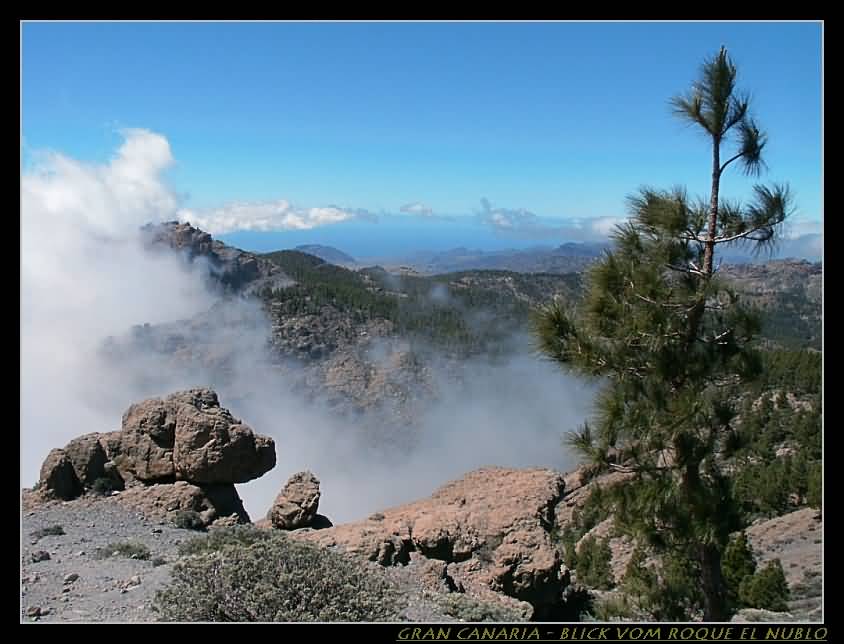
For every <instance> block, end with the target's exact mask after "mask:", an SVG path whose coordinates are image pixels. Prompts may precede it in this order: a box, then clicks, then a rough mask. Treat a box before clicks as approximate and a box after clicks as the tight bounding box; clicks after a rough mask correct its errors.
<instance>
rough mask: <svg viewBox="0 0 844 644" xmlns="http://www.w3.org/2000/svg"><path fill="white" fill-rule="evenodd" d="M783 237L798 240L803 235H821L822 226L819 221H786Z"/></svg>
mask: <svg viewBox="0 0 844 644" xmlns="http://www.w3.org/2000/svg"><path fill="white" fill-rule="evenodd" d="M783 233H784V234H783V237H785V238H786V239H798V238H800V237H803V236H804V235H821V234H823V224H822V223H821V222H820V221H812V220H797V221H788V220H786V224H785V230H784V231H783Z"/></svg>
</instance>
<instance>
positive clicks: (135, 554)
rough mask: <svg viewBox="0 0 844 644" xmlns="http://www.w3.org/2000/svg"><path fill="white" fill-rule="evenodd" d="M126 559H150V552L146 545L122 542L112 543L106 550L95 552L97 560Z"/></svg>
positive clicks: (135, 542) (101, 549)
mask: <svg viewBox="0 0 844 644" xmlns="http://www.w3.org/2000/svg"><path fill="white" fill-rule="evenodd" d="M115 556H117V557H126V558H127V559H149V556H150V551H149V548H147V547H146V546H145V545H144V544H142V543H139V542H137V541H122V542H118V543H110V544H108V545H107V546H106V547H105V548H97V550H96V551H95V552H94V557H95V558H96V559H107V558H108V557H115Z"/></svg>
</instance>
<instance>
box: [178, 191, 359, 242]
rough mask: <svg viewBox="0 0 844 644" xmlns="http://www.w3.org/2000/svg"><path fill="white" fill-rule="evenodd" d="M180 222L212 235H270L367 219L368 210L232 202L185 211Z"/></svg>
mask: <svg viewBox="0 0 844 644" xmlns="http://www.w3.org/2000/svg"><path fill="white" fill-rule="evenodd" d="M178 216H179V220H180V221H187V222H190V223H191V225H193V226H196V227H197V228H201V229H202V230H204V231H206V232H209V233H211V234H212V235H222V234H225V233H230V232H234V231H237V230H253V231H260V232H270V231H277V230H309V229H311V228H317V227H319V226H328V225H331V224H337V223H340V222H342V221H347V220H349V219H367V218H371V215H370V214H369V213H368V212H366V211H365V210H347V209H344V208H338V207H337V206H327V207H322V208H297V207H295V206H293V205H291V204H290V202H289V201H287V200H285V199H279V200H278V201H267V202H259V203H232V204H228V205H225V206H222V207H220V208H212V209H208V210H189V209H182V210H180V211H179V213H178Z"/></svg>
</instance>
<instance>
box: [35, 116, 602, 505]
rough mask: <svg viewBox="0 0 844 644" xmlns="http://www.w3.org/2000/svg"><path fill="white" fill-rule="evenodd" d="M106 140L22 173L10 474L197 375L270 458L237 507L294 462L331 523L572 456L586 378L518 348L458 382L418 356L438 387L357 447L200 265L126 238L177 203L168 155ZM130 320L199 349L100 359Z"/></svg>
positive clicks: (132, 136) (171, 214)
mask: <svg viewBox="0 0 844 644" xmlns="http://www.w3.org/2000/svg"><path fill="white" fill-rule="evenodd" d="M124 137H125V141H124V142H123V144H122V145H121V146H120V148H119V149H118V150H117V153H116V154H115V156H114V158H113V159H111V160H110V161H109V162H108V163H105V164H99V165H97V164H86V163H82V162H79V161H76V160H73V159H71V158H68V157H66V156H64V155H61V154H55V153H54V154H49V155H46V156H44V157H43V159H42V160H41V161H39V162H38V163H37V164H35V166H34V167H33V168H32V169H31V170H30V171H27V172H26V173H25V174H24V175H23V177H22V212H21V227H22V231H21V256H22V266H21V273H22V274H21V424H20V439H21V455H20V456H21V484H22V486H27V487H29V486H31V485H33V484H34V483H35V482H36V480H37V478H38V472H39V468H40V464H41V462H42V461H43V459H44V458H45V457H46V455H47V453H48V452H49V450H50V449H52V448H54V447H60V446H63V445H64V444H66V443H67V442H68V441H69V440H70V439H72V438H74V437H76V436H79V435H81V434H85V433H89V432H106V431H113V430H115V429H118V428H119V427H120V419H121V416H122V413H123V412H124V411H125V410H126V408H127V407H128V406H129V405H130V404H132V403H133V402H137V401H139V400H142V399H144V398H146V397H150V396H163V395H167V394H169V393H171V392H173V391H175V390H178V389H184V388H188V387H197V386H212V387H214V388H215V389H216V390H217V391H218V393H219V395H220V400H221V403H222V404H223V405H224V406H226V407H229V408H230V409H231V410H232V412H233V413H234V414H236V415H237V416H238V417H240V418H242V419H243V420H244V422H246V423H248V424H250V425H251V426H252V427H253V428H254V429H255V430H256V431H258V432H260V433H263V434H268V435H270V436H272V437H273V438H274V439H275V440H276V444H277V452H278V465H277V466H276V468H275V469H274V470H273V471H272V472H270V473H269V474H267V475H265V476H264V477H261V478H260V479H258V480H256V481H254V482H251V483H249V484H247V485H243V486H238V490H239V492H240V494H241V496H242V498H243V500H244V503H245V505H246V507H247V509H248V511H249V512H250V514H251V516H252V517H253V518H259V517H261V516H262V515H263V514H264V513H265V512H266V511H267V509H268V507H269V504H270V503H271V502H272V500H273V498H274V497H275V495H276V494H277V493H278V491H279V489H280V488H281V486H282V485H283V484H284V482H285V481H286V479H287V478H288V477H289V476H290V475H291V474H293V473H294V472H296V471H300V470H303V469H311V470H312V471H314V472H315V473H316V474H317V476H319V477H320V478H321V480H322V482H323V487H322V489H323V502H322V504H321V510H322V511H323V512H324V513H325V514H326V515H328V516H329V517H331V518H332V519H333V520H336V521H345V520H351V519H357V518H362V517H365V516H367V515H368V514H369V513H371V512H374V511H376V510H378V509H383V508H384V507H385V506H388V505H393V504H396V503H401V502H405V501H409V500H412V499H414V498H418V497H422V496H427V495H429V494H430V493H431V492H432V491H433V490H434V489H435V488H436V487H437V486H439V485H441V484H442V483H444V482H445V481H446V480H448V479H450V478H454V477H457V476H460V475H462V474H463V473H465V472H466V471H468V470H470V469H472V468H474V467H477V466H479V465H487V464H490V465H493V464H497V465H510V466H522V465H539V466H553V467H559V468H561V469H563V468H567V467H569V466H571V465H573V460H572V458H571V457H570V456H569V455H567V453H566V452H565V451H564V449H563V448H562V446H561V444H560V437H561V435H562V433H563V432H565V431H566V430H568V429H571V428H572V426H574V425H575V424H577V423H578V422H580V420H582V418H583V416H584V415H585V414H586V413H587V412H588V406H589V401H590V400H591V397H590V395H589V388H588V387H587V386H586V385H583V384H582V383H580V382H578V381H575V380H573V379H566V378H565V377H561V375H560V374H559V371H558V370H557V369H556V368H555V367H554V366H552V365H549V364H546V363H543V362H541V361H539V360H536V359H533V358H530V357H527V356H525V357H522V358H519V359H516V360H513V361H512V362H507V363H498V364H496V365H489V364H486V363H483V362H482V361H477V362H472V363H468V364H465V365H462V367H461V374H462V375H461V381H460V382H456V381H455V380H454V377H453V374H452V373H451V372H452V371H453V365H451V364H445V363H442V364H441V363H438V362H437V361H436V360H434V361H432V362H431V363H430V373H431V378H432V380H434V381H435V382H437V383H439V384H438V386H437V389H438V390H439V391H440V392H441V395H440V397H439V398H438V400H437V401H436V402H431V404H429V405H426V406H425V407H424V409H422V410H421V411H420V413H419V416H418V418H417V423H416V428H415V430H414V434H413V440H412V441H410V443H408V444H409V445H410V448H405V447H402V444H403V442H402V440H392V438H393V437H395V438H401V433H402V432H403V431H405V430H404V429H402V428H400V427H398V426H393V425H389V424H388V425H382V426H381V427H380V429H379V431H380V432H381V434H380V435H379V436H378V438H379V439H380V438H384V440H383V441H382V440H376V441H375V443H376V444H375V445H373V439H372V435H371V431H372V427H373V425H374V423H373V419H372V418H371V417H368V416H366V415H364V416H361V417H355V418H348V417H339V416H337V415H336V414H335V413H333V412H332V410H331V409H330V408H329V406H328V404H327V402H328V401H327V400H326V399H317V400H316V401H312V400H306V399H305V397H304V396H303V394H301V393H297V392H296V390H295V389H294V385H295V384H296V383H297V382H298V381H300V380H301V378H300V376H301V373H300V372H299V371H297V367H296V365H295V364H292V363H291V364H287V365H283V366H280V365H278V364H275V363H274V360H273V359H272V357H271V355H270V354H269V352H268V350H267V339H268V333H269V330H270V322H269V320H268V319H267V318H266V316H265V315H264V313H263V310H262V309H261V308H260V307H258V306H257V305H256V304H255V303H253V302H249V301H240V302H237V303H231V302H230V303H227V304H225V305H223V304H222V303H221V302H220V300H219V298H218V297H217V296H216V295H214V294H212V293H209V292H208V291H207V290H206V286H205V284H206V282H205V280H204V272H203V271H204V270H207V269H204V268H203V267H202V266H201V265H198V264H187V263H186V262H185V261H184V260H183V259H182V258H180V257H179V256H177V255H175V254H170V253H151V252H149V251H148V250H146V249H145V248H144V246H143V244H142V243H141V238H140V234H139V228H140V226H142V225H143V224H146V223H147V222H149V221H168V220H172V219H174V218H175V217H176V216H177V214H178V213H179V209H178V199H177V197H176V196H175V193H174V192H173V190H172V189H171V188H170V187H169V186H168V185H167V183H166V181H165V180H164V178H163V177H164V173H165V172H166V170H167V168H169V167H170V165H171V164H172V163H173V157H172V154H171V151H170V146H169V144H168V142H167V140H166V139H165V138H164V137H163V136H161V135H159V134H155V133H152V132H149V131H146V130H127V131H125V132H124ZM281 210H282V211H284V212H288V211H289V209H288V210H284V209H283V208H282V209H281ZM309 216H310V217H311V219H314V218H315V219H319V216H314V215H309ZM332 216H333V215H332ZM306 221H307V218H306ZM194 223H199V222H198V221H194ZM142 323H150V324H152V325H163V328H165V329H166V330H167V332H168V333H172V334H175V335H178V336H185V335H186V336H189V339H190V342H189V343H188V344H187V345H186V346H187V347H188V348H191V347H195V346H196V344H192V343H194V342H195V341H198V342H201V343H203V347H204V348H205V350H204V351H203V352H197V354H196V355H194V356H189V357H191V358H193V360H188V361H187V363H183V364H179V363H180V361H181V360H182V358H183V357H184V354H183V353H181V352H174V351H173V350H172V349H169V348H165V350H163V351H159V352H155V351H150V350H149V349H148V348H143V347H136V348H135V349H132V350H129V351H128V352H126V353H124V354H122V355H121V356H120V358H119V359H118V360H114V359H113V355H112V357H109V355H110V354H109V352H107V351H104V346H106V342H107V340H108V338H111V337H115V338H125V337H127V336H129V337H131V336H132V335H133V333H132V332H131V331H130V329H132V327H133V326H134V325H138V324H142ZM197 338H199V340H197ZM112 346H113V345H112ZM187 353H188V354H190V353H191V352H190V351H188V352H187ZM326 398H327V397H326ZM526 401H529V404H526Z"/></svg>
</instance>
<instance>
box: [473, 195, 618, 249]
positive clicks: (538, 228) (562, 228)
mask: <svg viewBox="0 0 844 644" xmlns="http://www.w3.org/2000/svg"><path fill="white" fill-rule="evenodd" d="M481 208H482V210H481V212H480V213H479V214H478V215H476V217H477V220H478V221H479V222H480V223H482V224H484V225H487V226H490V227H492V228H494V229H495V230H498V231H499V232H501V233H505V234H509V235H514V236H518V237H527V238H530V239H548V238H554V239H560V240H566V241H606V240H607V238H608V237H609V236H610V234H611V233H612V232H613V230H614V228H615V226H616V225H617V224H620V223H622V222H623V221H625V219H623V218H621V217H592V218H584V219H574V218H572V219H552V218H540V217H539V216H538V215H536V214H535V213H532V212H530V211H529V210H526V209H524V208H518V209H515V208H494V207H493V206H492V204H491V203H490V202H489V200H488V199H486V198H483V199H481Z"/></svg>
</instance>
